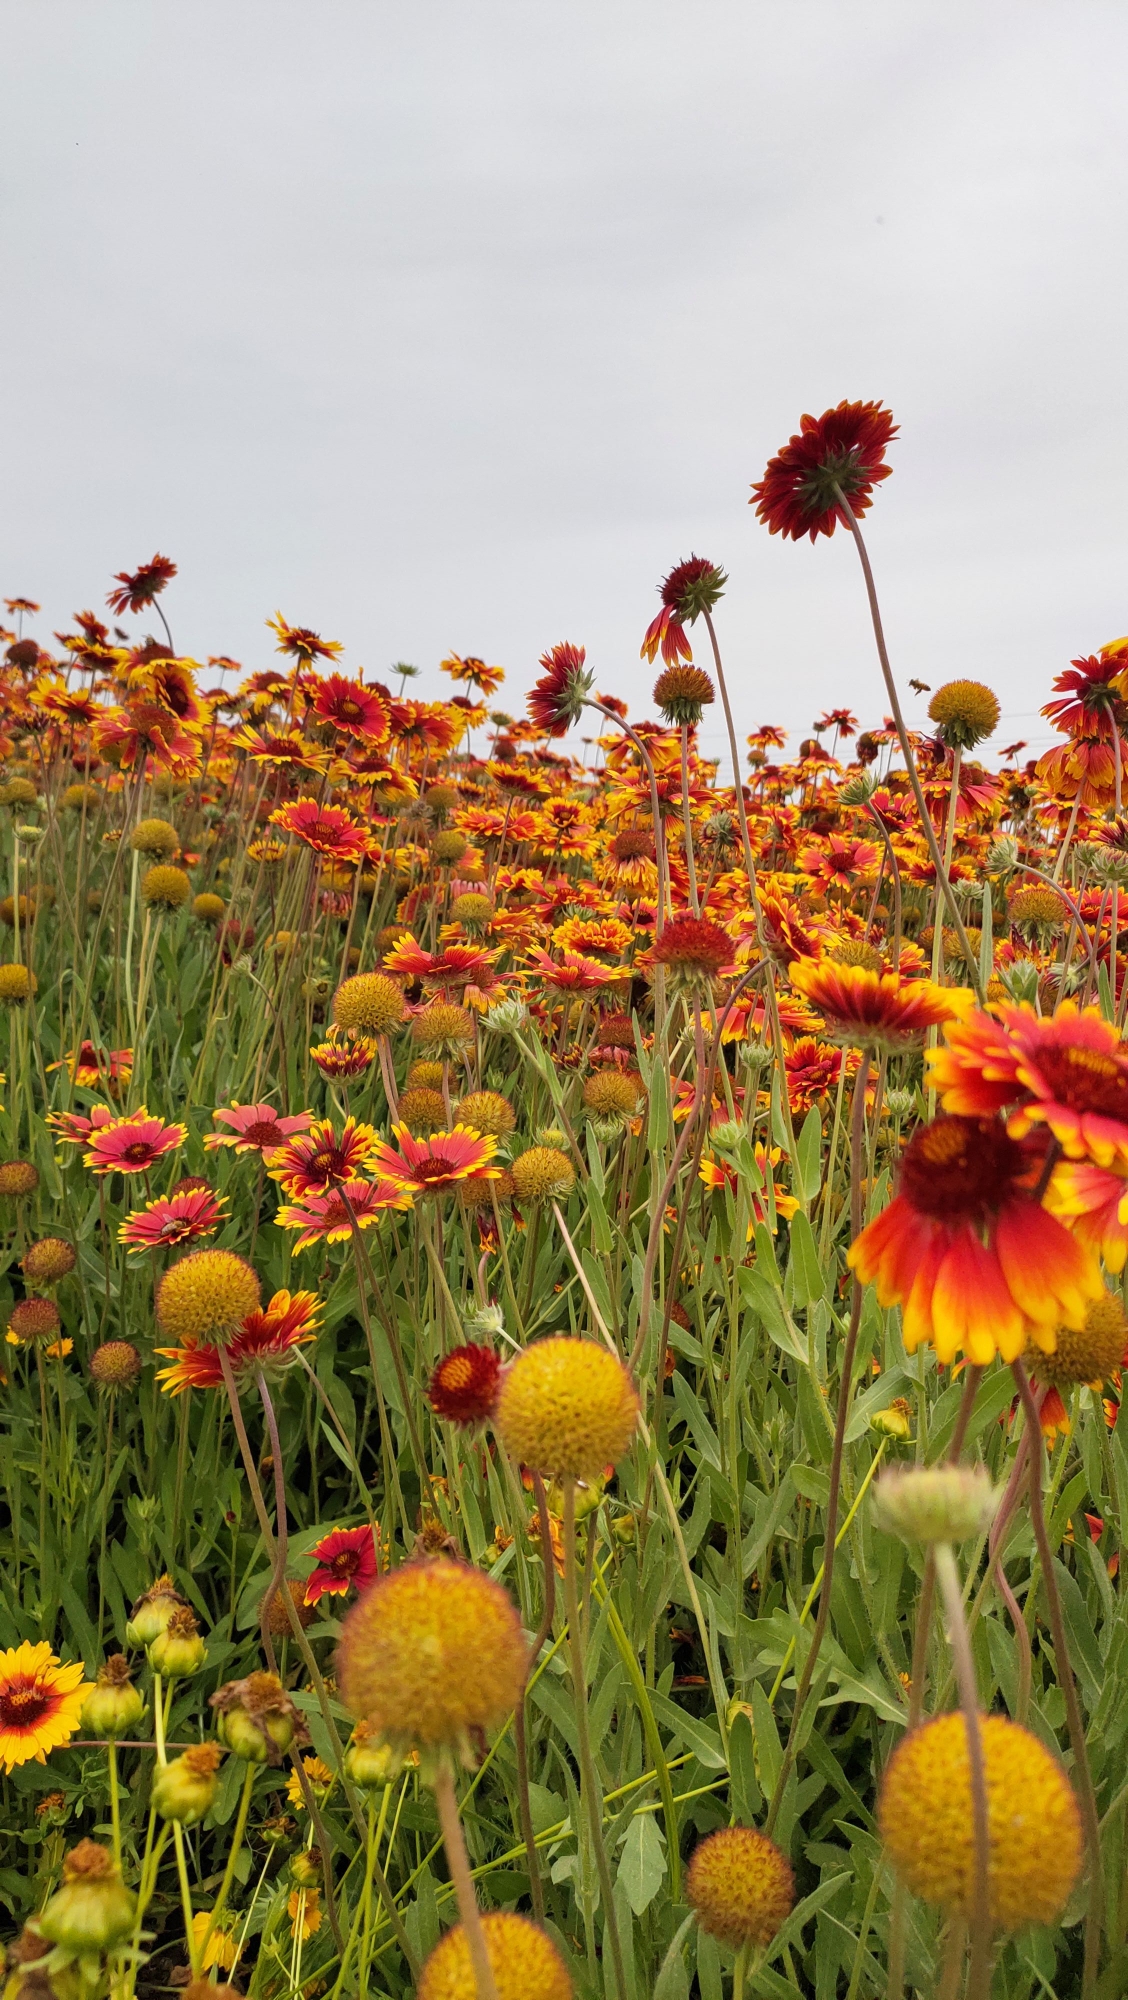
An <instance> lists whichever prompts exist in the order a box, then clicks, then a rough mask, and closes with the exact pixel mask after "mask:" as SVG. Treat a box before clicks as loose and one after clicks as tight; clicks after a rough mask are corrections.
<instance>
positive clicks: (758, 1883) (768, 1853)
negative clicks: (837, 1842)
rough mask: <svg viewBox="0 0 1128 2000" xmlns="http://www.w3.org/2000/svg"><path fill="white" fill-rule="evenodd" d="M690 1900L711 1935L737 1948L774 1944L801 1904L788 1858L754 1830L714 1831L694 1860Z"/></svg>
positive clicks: (688, 1884) (688, 1883)
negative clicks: (789, 1918) (793, 1907)
mask: <svg viewBox="0 0 1128 2000" xmlns="http://www.w3.org/2000/svg"><path fill="white" fill-rule="evenodd" d="M685 1893H686V1900H687V1902H690V1903H692V1905H693V1907H694V1909H695V1910H696V1911H697V1921H698V1923H699V1924H700V1925H701V1928H702V1930H703V1931H708V1933H709V1935H710V1937H715V1938H719V1939H720V1940H721V1943H722V1944H728V1945H731V1946H732V1947H733V1949H734V1950H738V1949H739V1948H740V1946H741V1945H746V1944H751V1945H763V1944H770V1943H771V1941H772V1939H773V1938H774V1936H775V1934H776V1932H777V1931H778V1929H779V1927H780V1925H781V1924H782V1923H783V1921H784V1919H785V1918H786V1917H787V1915H788V1914H789V1912H790V1910H791V1906H792V1904H793V1903H794V1901H795V1883H794V1880H793V1877H792V1874H791V1866H790V1863H789V1862H788V1860H787V1856H786V1855H785V1854H782V1853H781V1852H780V1850H779V1848H778V1847H777V1846H776V1844H775V1841H774V1840H769V1839H768V1836H767V1834H765V1833H757V1832H756V1830H755V1828H754V1827H750V1826H725V1827H721V1828H720V1830H719V1831H718V1832H717V1833H711V1834H709V1836H708V1837H707V1839H705V1840H703V1841H702V1842H701V1844H700V1846H699V1847H696V1848H695V1849H694V1851H693V1854H692V1856H691V1857H690V1863H689V1868H688V1870H687V1872H686V1878H685Z"/></svg>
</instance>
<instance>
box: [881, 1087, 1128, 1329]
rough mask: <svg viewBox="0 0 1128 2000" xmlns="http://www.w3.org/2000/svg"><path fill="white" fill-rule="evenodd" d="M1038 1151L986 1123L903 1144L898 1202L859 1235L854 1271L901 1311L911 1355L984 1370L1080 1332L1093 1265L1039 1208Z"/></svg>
mask: <svg viewBox="0 0 1128 2000" xmlns="http://www.w3.org/2000/svg"><path fill="white" fill-rule="evenodd" d="M1040 1169H1041V1155H1040V1152H1039V1151H1038V1150H1037V1149H1034V1150H1033V1151H1031V1149H1030V1147H1029V1146H1023V1145H1021V1144H1020V1143H1019V1142H1018V1141H1017V1140H1015V1139H1012V1138H1011V1137H1009V1135H1008V1134H1007V1132H1006V1130H1005V1129H1004V1127H1003V1126H1002V1125H1001V1124H1000V1123H999V1122H998V1121H997V1120H996V1119H993V1118H965V1117H953V1116H941V1117H939V1118H937V1119H935V1120H934V1121H933V1123H932V1124H931V1125H927V1126H925V1127H924V1128H923V1129H922V1130H921V1131H919V1132H917V1133H916V1134H915V1136H914V1137H913V1138H912V1139H911V1140H910V1142H909V1145H908V1147H907V1148H906V1150H905V1153H904V1156H903V1158H902V1161H901V1168H900V1175H899V1180H898V1192H897V1194H896V1195H895V1197H894V1199H893V1200H892V1201H891V1202H890V1204H889V1207H888V1208H886V1209H884V1210H883V1211H882V1213H881V1214H880V1215H877V1216H875V1217H874V1219H873V1221H872V1222H871V1223H869V1224H868V1226H867V1227H866V1228H865V1229H863V1231H862V1233H861V1235H860V1236H859V1237H857V1238H856V1240H855V1242H854V1244H853V1246H852V1248H851V1250H850V1253H849V1258H848V1261H849V1264H850V1267H851V1269H852V1270H854V1271H856V1272H857V1274H858V1277H859V1278H860V1279H861V1281H862V1282H863V1284H869V1283H870V1282H871V1281H873V1282H876V1285H877V1295H878V1299H879V1300H880V1302H881V1304H882V1305H884V1306H890V1305H900V1306H901V1307H902V1308H903V1327H902V1338H903V1340H904V1343H905V1347H906V1348H907V1350H908V1351H909V1353H910V1354H912V1353H915V1351H916V1349H917V1347H918V1346H919V1345H920V1343H921V1342H922V1341H926V1342H928V1341H930V1342H931V1343H932V1345H933V1346H934V1347H935V1349H936V1353H937V1356H938V1358H939V1359H940V1360H941V1361H942V1362H950V1361H953V1360H954V1359H955V1357H956V1355H957V1353H959V1352H960V1351H961V1350H962V1351H963V1352H964V1353H965V1354H966V1355H967V1357H968V1359H969V1360H970V1361H973V1362H976V1363H977V1364H979V1365H981V1366H982V1365H985V1364H986V1363H987V1362H989V1361H991V1360H993V1359H994V1356H995V1355H996V1353H999V1354H1001V1355H1002V1356H1003V1359H1004V1360H1005V1361H1013V1360H1014V1359H1015V1357H1016V1356H1017V1355H1019V1354H1021V1353H1022V1352H1023V1349H1024V1348H1025V1347H1026V1345H1027V1342H1028V1341H1033V1342H1034V1344H1035V1345H1036V1346H1038V1347H1041V1348H1043V1349H1044V1350H1045V1351H1046V1352H1047V1353H1052V1351H1053V1347H1054V1329H1055V1327H1056V1326H1058V1325H1060V1324H1063V1323H1064V1324H1065V1325H1067V1326H1074V1327H1079V1326H1083V1325H1084V1321H1085V1313H1086V1310H1087V1307H1088V1305H1089V1301H1090V1300H1091V1299H1094V1298H1096V1297H1098V1296H1099V1293H1100V1291H1101V1289H1102V1284H1101V1276H1100V1271H1099V1269H1098V1266H1097V1262H1096V1259H1095V1258H1094V1257H1093V1256H1091V1255H1090V1254H1089V1253H1088V1252H1086V1250H1085V1249H1084V1247H1083V1246H1082V1245H1081V1244H1080V1243H1079V1242H1078V1241H1077V1240H1076V1239H1075V1238H1074V1237H1072V1236H1071V1235H1070V1234H1069V1233H1068V1231H1067V1230H1065V1229H1064V1228H1063V1227H1062V1225H1061V1223H1060V1222H1057V1221H1055V1219H1054V1217H1053V1216H1052V1215H1050V1214H1049V1213H1048V1212H1047V1210H1046V1209H1045V1208H1043V1207H1042V1205H1041V1203H1040V1202H1039V1201H1037V1200H1036V1199H1035V1198H1034V1194H1033V1185H1034V1183H1035V1182H1036V1180H1037V1177H1038V1174H1039V1172H1040Z"/></svg>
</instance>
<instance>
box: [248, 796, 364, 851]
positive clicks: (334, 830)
mask: <svg viewBox="0 0 1128 2000" xmlns="http://www.w3.org/2000/svg"><path fill="white" fill-rule="evenodd" d="M270 819H271V824H272V825H273V826H280V827H281V828H282V831H283V832H284V833H292V834H293V835H294V838H295V839H296V840H300V841H303V842H304V843H305V845H306V846H307V847H312V848H313V850H314V852H315V854H325V855H328V857H329V859H330V860H331V861H342V862H348V861H354V862H355V861H361V860H363V858H364V856H365V854H366V853H367V851H368V834H367V832H366V831H365V829H364V827H362V826H361V825H360V824H359V822H358V821H357V820H355V819H354V818H353V816H352V814H351V813H348V812H346V811H345V810H344V808H343V807H342V806H321V805H318V803H317V800H316V799H295V800H292V801H291V803H290V804H289V805H285V806H279V807H278V808H277V810H276V811H275V812H272V813H271V815H270Z"/></svg>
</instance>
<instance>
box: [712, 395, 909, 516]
mask: <svg viewBox="0 0 1128 2000" xmlns="http://www.w3.org/2000/svg"><path fill="white" fill-rule="evenodd" d="M896 435H897V425H896V424H895V423H894V422H893V418H892V415H891V413H890V412H889V411H888V410H886V409H884V408H883V407H882V405H881V404H880V403H839V404H838V407H837V408H836V409H833V410H824V412H823V414H822V416H821V417H801V418H800V420H799V431H798V434H797V435H796V436H794V437H792V438H790V439H789V440H788V442H787V443H786V444H785V445H784V447H783V450H782V451H780V452H777V453H776V456H775V457H774V458H772V459H769V461H768V467H767V471H766V472H765V473H764V477H763V478H762V479H761V480H760V481H759V483H758V484H757V485H756V486H754V487H753V488H752V500H751V501H749V505H750V506H751V505H753V504H755V507H756V515H757V519H758V520H761V521H763V522H764V524H765V526H766V527H767V530H768V533H769V534H772V535H790V537H791V539H792V541H796V542H797V541H798V540H799V537H800V535H810V537H811V540H812V541H814V539H815V537H816V535H833V533H834V530H835V527H836V526H837V524H838V523H839V521H841V522H843V524H844V525H845V516H844V514H843V513H842V509H841V506H840V504H839V500H838V495H837V493H836V491H835V488H836V487H837V488H840V489H841V491H842V493H844V494H845V496H846V499H847V500H848V501H849V503H850V506H851V508H852V509H853V511H854V513H855V514H864V513H865V512H866V510H867V508H868V507H869V504H870V497H871V495H872V492H873V488H874V486H875V485H876V483H877V481H878V480H879V479H888V477H889V474H890V472H891V471H892V469H893V468H892V466H889V465H886V463H885V447H886V445H887V444H888V443H889V442H890V440H891V439H892V438H894V437H896Z"/></svg>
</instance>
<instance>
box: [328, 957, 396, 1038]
mask: <svg viewBox="0 0 1128 2000" xmlns="http://www.w3.org/2000/svg"><path fill="white" fill-rule="evenodd" d="M404 1007H405V1001H404V997H403V994H402V992H401V990H400V988H399V987H398V986H397V985H396V982H395V980H394V979H389V978H388V975H387V973H386V972H358V973H356V974H355V976H354V977H353V978H352V979H346V980H344V981H343V983H342V984H341V985H340V986H338V988H337V991H336V993H335V994H334V996H333V1019H334V1021H335V1022H336V1023H337V1026H338V1027H339V1028H343V1029H344V1030H345V1033H346V1034H347V1035H386V1034H388V1033H389V1031H390V1030H391V1029H392V1028H398V1026H399V1024H400V1022H401V1021H402V1020H403V1016H404Z"/></svg>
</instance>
